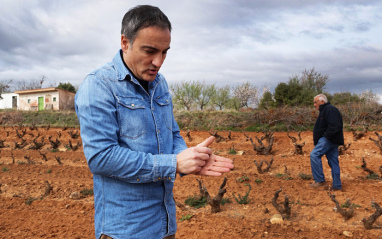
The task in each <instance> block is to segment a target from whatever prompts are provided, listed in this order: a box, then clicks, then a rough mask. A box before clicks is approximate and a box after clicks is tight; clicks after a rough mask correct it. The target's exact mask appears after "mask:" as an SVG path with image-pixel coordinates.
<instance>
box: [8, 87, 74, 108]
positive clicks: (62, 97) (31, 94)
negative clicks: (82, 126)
mask: <svg viewBox="0 0 382 239" xmlns="http://www.w3.org/2000/svg"><path fill="white" fill-rule="evenodd" d="M15 93H16V94H18V95H19V100H18V109H19V110H36V111H37V110H74V96H75V95H76V94H75V93H73V92H70V91H66V90H62V89H58V88H55V87H51V88H43V89H33V90H18V91H15Z"/></svg>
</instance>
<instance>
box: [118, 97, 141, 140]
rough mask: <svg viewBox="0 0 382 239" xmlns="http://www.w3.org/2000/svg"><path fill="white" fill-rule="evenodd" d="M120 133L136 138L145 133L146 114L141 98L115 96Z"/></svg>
mask: <svg viewBox="0 0 382 239" xmlns="http://www.w3.org/2000/svg"><path fill="white" fill-rule="evenodd" d="M116 98H117V100H118V105H117V114H118V121H119V129H120V135H121V136H124V137H128V138H131V139H137V138H139V137H140V136H142V135H144V134H146V131H147V116H146V112H145V108H146V107H145V105H144V102H143V99H142V98H137V97H123V96H116Z"/></svg>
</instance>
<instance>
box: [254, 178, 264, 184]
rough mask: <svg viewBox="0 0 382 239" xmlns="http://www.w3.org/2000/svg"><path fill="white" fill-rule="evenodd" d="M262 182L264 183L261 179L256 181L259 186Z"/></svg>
mask: <svg viewBox="0 0 382 239" xmlns="http://www.w3.org/2000/svg"><path fill="white" fill-rule="evenodd" d="M262 182H263V180H261V179H255V183H257V184H260V183H262Z"/></svg>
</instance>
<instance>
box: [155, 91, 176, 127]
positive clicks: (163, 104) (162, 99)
mask: <svg viewBox="0 0 382 239" xmlns="http://www.w3.org/2000/svg"><path fill="white" fill-rule="evenodd" d="M154 100H155V102H156V103H157V105H159V108H160V109H161V113H162V118H163V119H164V121H165V124H166V126H167V128H168V129H169V130H172V114H173V112H172V104H171V95H170V93H168V92H167V93H165V94H164V95H161V96H157V97H156V98H155V99H154Z"/></svg>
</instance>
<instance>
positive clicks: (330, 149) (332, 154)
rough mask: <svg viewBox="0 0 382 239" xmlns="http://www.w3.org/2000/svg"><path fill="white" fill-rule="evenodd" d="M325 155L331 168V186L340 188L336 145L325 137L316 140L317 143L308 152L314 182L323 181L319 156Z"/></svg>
mask: <svg viewBox="0 0 382 239" xmlns="http://www.w3.org/2000/svg"><path fill="white" fill-rule="evenodd" d="M323 155H326V158H327V159H328V164H329V166H330V168H331V169H332V178H333V187H334V188H337V189H341V188H342V186H341V179H340V164H339V161H338V145H336V144H333V143H332V142H330V141H329V140H327V139H326V138H325V137H322V138H320V139H319V140H318V143H317V144H316V146H315V147H314V149H313V151H312V152H311V153H310V165H311V167H312V174H313V178H314V181H315V182H316V183H320V182H325V175H324V172H323V169H322V161H321V157H322V156H323Z"/></svg>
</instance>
